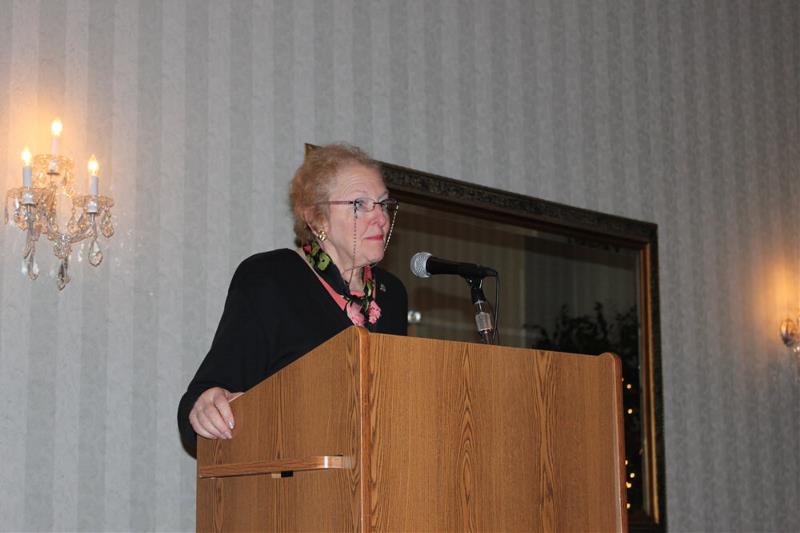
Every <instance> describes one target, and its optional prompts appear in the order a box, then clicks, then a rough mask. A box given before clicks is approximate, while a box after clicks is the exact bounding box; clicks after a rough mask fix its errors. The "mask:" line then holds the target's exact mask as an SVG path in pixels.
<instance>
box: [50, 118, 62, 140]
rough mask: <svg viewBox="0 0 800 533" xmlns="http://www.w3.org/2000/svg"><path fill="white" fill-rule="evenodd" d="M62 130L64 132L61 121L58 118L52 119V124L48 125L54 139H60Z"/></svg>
mask: <svg viewBox="0 0 800 533" xmlns="http://www.w3.org/2000/svg"><path fill="white" fill-rule="evenodd" d="M63 130H64V125H63V124H61V119H60V118H54V119H53V122H52V123H51V124H50V132H51V133H52V134H53V135H54V136H55V137H60V136H61V132H62V131H63Z"/></svg>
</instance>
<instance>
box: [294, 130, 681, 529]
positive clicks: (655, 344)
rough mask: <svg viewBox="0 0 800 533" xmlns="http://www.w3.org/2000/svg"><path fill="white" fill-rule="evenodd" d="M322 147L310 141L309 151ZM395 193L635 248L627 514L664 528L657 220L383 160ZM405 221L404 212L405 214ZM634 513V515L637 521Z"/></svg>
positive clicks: (632, 523) (404, 199)
mask: <svg viewBox="0 0 800 533" xmlns="http://www.w3.org/2000/svg"><path fill="white" fill-rule="evenodd" d="M314 148H316V146H314V145H310V144H306V151H308V150H313V149H314ZM376 163H378V164H379V165H380V167H381V170H382V173H383V178H384V181H385V182H386V186H387V187H388V188H389V191H390V193H391V196H392V197H393V198H396V199H397V200H399V201H400V203H401V206H400V213H399V215H400V217H402V210H403V206H402V204H403V203H410V204H414V205H419V206H422V207H428V208H434V209H437V210H440V211H446V212H452V213H458V214H461V215H466V216H471V217H475V218H482V219H486V220H491V221H496V222H501V223H505V224H511V225H515V226H519V227H522V228H529V229H534V230H540V231H548V232H551V233H555V234H558V235H563V236H568V237H572V238H574V239H577V240H579V241H588V242H595V243H601V244H604V245H614V246H619V247H624V248H628V249H632V250H636V251H637V252H638V254H639V260H640V265H641V269H640V280H639V282H640V287H641V291H640V293H641V296H640V302H639V304H640V310H641V314H640V321H641V336H642V337H641V338H642V342H641V354H640V365H641V389H642V390H641V398H640V402H641V404H640V409H641V413H642V415H643V416H642V418H643V419H642V434H643V440H644V443H643V444H644V452H643V453H644V457H645V461H643V464H644V466H643V467H644V468H645V469H646V473H647V476H646V479H647V483H646V486H645V492H644V494H645V503H644V505H643V509H642V511H643V515H644V516H643V517H642V518H639V519H635V518H634V517H629V521H628V526H629V528H630V530H631V531H659V532H663V531H666V521H667V520H666V483H665V466H664V410H663V394H662V373H661V332H660V321H659V291H658V226H657V225H656V224H654V223H651V222H644V221H639V220H633V219H629V218H625V217H619V216H615V215H609V214H605V213H600V212H597V211H591V210H588V209H581V208H578V207H572V206H568V205H564V204H559V203H556V202H551V201H547V200H542V199H540V198H535V197H532V196H526V195H522V194H517V193H511V192H506V191H502V190H500V189H495V188H491V187H485V186H482V185H477V184H473V183H467V182H463V181H459V180H455V179H452V178H447V177H444V176H439V175H436V174H431V173H427V172H422V171H419V170H414V169H411V168H406V167H402V166H398V165H393V164H390V163H385V162H382V161H376ZM400 224H401V225H402V218H401V219H400ZM631 518H634V519H633V520H632V519H631Z"/></svg>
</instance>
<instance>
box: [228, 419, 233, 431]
mask: <svg viewBox="0 0 800 533" xmlns="http://www.w3.org/2000/svg"><path fill="white" fill-rule="evenodd" d="M228 427H229V428H231V429H233V420H228Z"/></svg>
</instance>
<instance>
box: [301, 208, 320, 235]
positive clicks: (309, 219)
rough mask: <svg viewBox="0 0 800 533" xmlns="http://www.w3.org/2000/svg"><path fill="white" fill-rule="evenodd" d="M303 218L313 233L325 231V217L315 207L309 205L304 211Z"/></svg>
mask: <svg viewBox="0 0 800 533" xmlns="http://www.w3.org/2000/svg"><path fill="white" fill-rule="evenodd" d="M303 220H305V222H306V226H308V228H309V229H310V230H311V233H313V234H314V235H317V234H319V232H321V231H325V218H324V217H323V216H322V213H320V212H319V210H317V209H316V208H315V207H307V208H306V209H305V210H304V211H303Z"/></svg>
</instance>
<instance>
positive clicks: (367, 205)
mask: <svg viewBox="0 0 800 533" xmlns="http://www.w3.org/2000/svg"><path fill="white" fill-rule="evenodd" d="M319 203H320V204H327V205H352V206H353V212H354V213H372V212H373V211H374V210H375V206H377V205H379V206H381V209H383V212H384V213H388V214H394V213H396V212H397V210H398V208H399V207H400V202H398V201H397V200H395V199H394V198H387V199H385V200H381V201H380V202H379V201H377V200H373V199H371V198H356V199H355V200H328V201H327V202H319Z"/></svg>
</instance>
